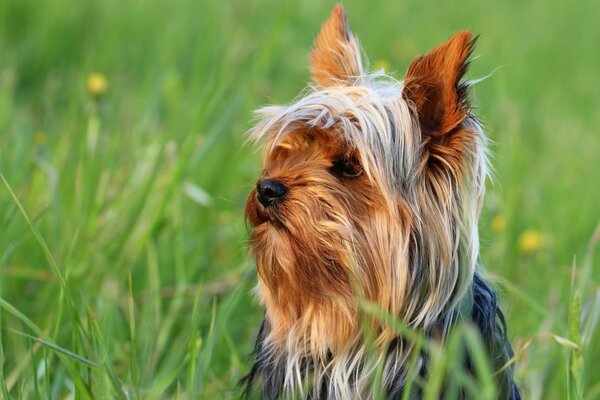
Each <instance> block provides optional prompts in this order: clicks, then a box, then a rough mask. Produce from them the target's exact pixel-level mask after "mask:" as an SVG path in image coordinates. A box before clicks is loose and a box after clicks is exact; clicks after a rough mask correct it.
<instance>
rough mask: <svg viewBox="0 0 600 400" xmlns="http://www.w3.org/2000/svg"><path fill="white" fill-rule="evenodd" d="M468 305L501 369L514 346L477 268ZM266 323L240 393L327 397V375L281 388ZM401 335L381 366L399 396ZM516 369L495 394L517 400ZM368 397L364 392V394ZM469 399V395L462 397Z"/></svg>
mask: <svg viewBox="0 0 600 400" xmlns="http://www.w3.org/2000/svg"><path fill="white" fill-rule="evenodd" d="M471 293H472V294H470V295H472V304H473V306H472V309H471V312H470V320H471V322H472V323H473V324H474V326H475V327H476V328H477V329H478V331H479V332H480V334H481V337H482V338H483V341H484V344H485V346H486V350H487V351H488V354H489V356H490V359H491V360H492V367H493V368H495V369H496V370H499V369H500V368H501V367H503V366H504V365H505V364H506V363H507V362H508V361H509V360H510V359H511V358H512V357H513V351H512V347H511V345H510V342H509V341H508V337H507V333H506V322H505V320H504V315H503V313H502V311H501V310H500V307H499V306H498V304H497V297H496V293H495V291H494V290H493V289H492V287H491V286H490V285H489V284H488V283H487V282H486V281H485V280H484V278H483V277H482V276H481V274H479V273H475V275H474V279H473V283H472V290H471ZM268 330H269V326H268V322H267V321H266V320H264V321H263V323H262V324H261V327H260V330H259V334H258V337H257V339H256V345H255V348H254V351H253V354H252V357H253V358H254V364H253V366H252V369H251V370H250V372H249V373H248V374H247V375H246V376H245V377H244V378H243V380H242V381H241V385H242V386H243V398H248V399H251V398H261V399H266V400H271V399H273V400H275V399H279V398H281V397H284V398H290V397H294V398H297V397H304V398H307V399H318V398H324V397H327V398H329V397H330V396H332V395H333V394H332V390H331V388H329V387H328V386H327V382H328V380H327V379H322V381H321V386H319V387H318V388H316V387H315V388H313V389H312V390H310V391H308V393H304V396H300V393H301V392H300V391H299V390H298V391H296V392H286V390H285V389H284V388H285V375H286V373H287V372H286V360H285V357H283V358H279V357H277V356H276V355H275V354H274V353H273V352H272V351H270V350H269V349H268V346H265V345H266V343H265V338H266V337H267V335H268ZM401 342H402V339H400V338H398V339H396V340H393V341H392V342H391V343H390V345H389V347H388V350H387V354H386V360H385V367H384V377H385V379H384V386H385V393H386V394H387V397H388V398H389V399H401V398H402V396H403V394H404V390H405V382H406V374H405V372H406V371H404V370H400V369H401V368H403V365H402V363H400V369H399V367H398V364H399V363H398V361H399V359H401V358H402V357H401V356H400V354H401V353H402V349H401ZM466 366H467V368H466V369H467V372H473V373H474V371H471V368H472V367H471V362H470V360H468V359H467V360H466ZM362 367H363V366H362V365H360V363H358V364H357V365H356V366H355V368H356V369H355V370H351V369H350V370H349V371H348V374H349V375H350V376H354V377H358V376H359V375H360V368H362ZM416 368H417V374H418V375H419V376H421V377H422V378H425V379H426V378H427V372H428V371H427V368H428V364H427V357H426V356H423V357H420V358H419V360H418V363H417V364H416ZM312 371H314V366H313V365H311V363H310V361H309V360H303V363H301V366H300V371H299V373H300V374H301V375H303V377H306V376H308V375H310V374H311V373H312ZM513 373H514V368H513V367H512V366H511V367H509V368H506V369H505V370H504V371H503V372H502V373H500V374H499V376H497V378H496V382H497V385H498V398H499V399H507V400H520V399H521V393H520V391H519V388H518V386H517V384H516V382H515V380H514V376H513ZM349 383H350V384H351V385H350V386H349V388H350V390H352V388H353V386H355V385H356V381H355V380H354V381H353V380H349ZM411 393H412V396H411V398H419V396H420V394H421V388H419V387H412V388H411ZM358 397H360V396H356V394H355V395H354V396H352V395H351V397H331V398H358ZM366 397H367V398H368V396H366ZM465 398H467V397H465Z"/></svg>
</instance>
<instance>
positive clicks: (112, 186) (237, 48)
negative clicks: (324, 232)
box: [0, 0, 600, 400]
mask: <svg viewBox="0 0 600 400" xmlns="http://www.w3.org/2000/svg"><path fill="white" fill-rule="evenodd" d="M343 3H344V6H345V7H346V10H347V12H348V16H349V21H350V24H351V26H352V28H353V31H354V32H355V33H356V34H357V36H358V37H359V39H360V40H361V43H362V45H363V48H364V49H365V51H366V55H367V56H368V57H369V58H370V60H371V65H372V66H375V67H377V68H385V69H386V71H388V72H389V73H390V74H391V75H393V76H394V77H396V78H398V79H402V76H403V74H404V72H405V70H406V68H407V67H408V65H409V63H410V61H411V60H412V59H413V58H414V57H415V56H417V55H418V54H420V53H422V52H425V51H426V50H428V49H429V48H431V47H433V46H435V45H437V44H439V43H441V42H442V41H444V40H445V39H447V38H448V37H450V36H451V35H452V34H453V33H454V32H456V31H458V30H459V29H462V28H468V29H471V30H472V31H474V32H476V33H478V34H480V39H479V41H478V45H477V48H476V50H475V55H476V56H477V59H476V60H475V61H474V62H473V63H472V67H471V71H470V73H469V77H470V78H473V79H475V78H479V77H483V76H486V75H489V74H491V76H489V77H488V78H487V79H485V80H483V81H482V82H480V83H479V84H477V85H476V87H475V88H474V93H473V94H474V98H475V104H477V113H478V115H479V116H480V117H481V119H482V120H483V121H484V122H485V124H486V131H487V133H488V134H489V136H490V137H491V139H492V140H493V142H494V144H493V146H492V153H493V155H494V156H493V160H492V163H493V165H494V168H495V174H494V175H495V177H494V179H493V181H491V182H489V186H488V194H487V198H486V202H485V206H484V215H483V217H482V219H481V221H480V229H481V240H482V249H483V250H482V260H483V262H484V263H485V265H486V266H487V274H488V276H489V277H490V279H491V280H492V281H494V282H495V286H496V287H497V288H498V290H499V292H500V296H501V300H502V304H503V307H504V309H505V311H506V318H507V321H508V326H509V335H510V337H511V340H512V341H513V343H514V345H515V348H516V352H517V357H516V365H517V370H516V371H517V377H518V379H519V381H520V382H521V384H522V386H523V391H524V394H525V398H529V399H556V400H562V399H586V400H591V399H600V373H599V372H598V370H599V368H600V333H599V330H598V328H597V327H598V323H597V322H598V319H599V318H600V285H599V282H600V261H598V253H599V250H598V242H600V164H599V162H600V161H599V160H598V154H600V132H599V129H598V127H599V126H600V112H598V111H599V107H600V90H598V88H600V73H599V72H600V52H599V51H598V49H599V47H598V43H600V25H599V24H598V21H600V6H598V3H597V2H596V1H594V0H582V1H579V2H577V3H576V4H573V3H568V2H561V1H541V0H532V1H516V0H511V1H505V2H487V1H475V0H466V1H462V2H455V1H447V2H439V3H436V4H433V3H432V2H425V1H420V2H419V1H414V0H406V1H381V2H366V1H362V2H361V1H358V0H356V1H344V2H343ZM333 4H334V3H333V2H332V1H323V2H321V1H316V0H315V1H302V2H288V1H275V0H272V1H266V0H256V1H242V0H233V1H222V2H217V1H213V2H209V1H192V0H177V1H167V0H159V1H143V0H128V1H117V0H102V1H75V0H53V1H49V0H43V1H33V0H4V1H2V2H0V149H1V150H0V173H1V174H2V179H1V182H0V399H9V398H10V399H88V398H98V399H112V398H123V399H125V398H128V399H175V398H179V399H227V398H237V397H239V394H240V392H239V390H238V389H237V388H236V382H237V381H238V380H239V379H240V377H241V376H243V375H244V373H245V372H247V370H248V368H249V359H248V358H247V355H248V354H249V353H250V351H251V350H252V346H253V341H254V336H255V335H256V332H257V329H258V326H259V324H260V320H261V318H262V310H261V308H260V306H259V305H258V304H257V302H256V301H255V299H254V297H253V295H252V288H253V286H254V284H255V281H256V274H255V268H254V265H253V263H252V261H251V260H250V258H249V257H248V254H247V251H246V240H247V229H246V227H245V224H244V217H243V209H244V202H245V197H246V195H247V193H248V192H249V190H250V188H251V187H252V186H253V185H254V182H255V179H256V177H257V175H258V173H259V171H260V165H259V155H258V153H257V151H256V149H254V148H253V147H252V146H249V145H245V144H244V139H245V138H244V134H245V132H246V131H247V130H248V129H249V128H250V127H251V124H252V110H254V109H255V108H257V107H259V106H260V105H263V104H266V103H286V102H290V101H292V100H293V98H294V97H295V96H296V95H297V93H299V92H300V91H301V90H302V89H303V88H304V87H305V85H306V84H307V82H308V80H309V73H308V52H309V49H310V46H311V43H312V40H313V38H314V36H315V35H316V33H317V31H318V29H319V26H320V24H321V23H322V22H323V21H324V20H325V19H326V17H327V16H328V15H329V12H330V10H331V8H332V7H333ZM482 398H484V397H482Z"/></svg>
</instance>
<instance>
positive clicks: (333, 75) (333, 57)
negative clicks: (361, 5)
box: [310, 4, 363, 87]
mask: <svg viewBox="0 0 600 400" xmlns="http://www.w3.org/2000/svg"><path fill="white" fill-rule="evenodd" d="M310 61H311V72H312V79H313V82H314V84H315V85H316V86H321V87H327V86H339V85H352V84H353V83H354V82H355V81H356V79H357V78H359V77H360V76H361V75H362V74H363V68H362V63H361V59H360V48H359V46H358V41H357V40H356V38H355V37H354V36H353V35H352V33H351V32H350V29H349V28H348V22H347V20H346V13H345V12H344V8H343V7H342V6H341V5H340V4H338V5H336V6H335V8H334V9H333V11H332V12H331V16H330V17H329V19H328V20H327V21H326V22H325V23H324V24H323V27H322V28H321V31H320V32H319V35H318V36H317V38H316V39H315V42H314V44H313V49H312V52H311V55H310Z"/></svg>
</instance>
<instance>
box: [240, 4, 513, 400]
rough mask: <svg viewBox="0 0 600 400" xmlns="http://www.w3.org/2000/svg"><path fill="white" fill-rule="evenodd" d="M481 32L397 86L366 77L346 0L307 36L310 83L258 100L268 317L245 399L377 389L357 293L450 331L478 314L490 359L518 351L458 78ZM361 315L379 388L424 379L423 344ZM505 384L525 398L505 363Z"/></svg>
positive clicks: (501, 388)
mask: <svg viewBox="0 0 600 400" xmlns="http://www.w3.org/2000/svg"><path fill="white" fill-rule="evenodd" d="M473 43H474V40H473V37H472V35H471V34H470V33H469V32H466V31H463V32H460V33H458V34H456V35H455V36H454V37H453V38H451V39H450V40H449V41H447V42H446V43H444V44H442V45H441V46H439V47H437V48H435V49H433V50H432V51H431V52H429V53H427V54H426V55H423V56H421V57H418V58H417V59H416V60H415V61H414V62H413V63H412V65H411V66H410V68H409V70H408V72H407V76H406V79H405V81H404V82H396V81H393V80H391V79H389V78H388V77H386V76H384V75H383V74H381V73H371V74H365V73H364V72H363V66H362V62H361V57H360V50H359V47H358V42H357V41H356V39H355V38H354V37H353V36H352V34H351V33H350V31H349V29H348V27H347V23H346V18H345V15H344V13H343V9H342V8H341V7H340V6H337V7H336V8H335V9H334V11H333V13H332V15H331V17H330V19H329V20H328V21H327V22H326V23H325V25H324V26H323V28H322V30H321V33H320V34H319V36H318V37H317V39H316V42H315V45H314V48H313V52H312V56H311V61H312V75H313V88H312V90H311V92H310V93H308V94H307V95H306V96H305V97H303V98H302V99H300V100H299V101H297V102H296V103H294V104H291V105H289V106H282V107H268V108H265V109H263V110H261V117H262V119H261V122H260V123H259V124H258V126H257V127H256V128H255V129H254V130H253V133H252V137H253V139H255V140H257V141H258V140H262V141H263V142H264V145H265V157H264V160H263V165H264V170H263V176H262V179H260V180H259V181H258V183H257V188H256V189H255V190H253V191H252V193H251V194H250V196H249V198H248V203H247V208H246V215H247V218H248V220H249V222H250V223H251V225H252V226H253V229H252V234H251V250H252V253H253V255H254V257H255V259H256V262H257V267H258V271H259V282H258V288H257V292H258V295H259V299H260V301H261V302H262V303H263V304H264V306H265V308H266V315H265V321H264V322H263V325H262V327H261V329H260V333H259V336H258V339H257V344H256V349H255V352H256V354H255V357H256V359H255V363H254V365H253V367H252V370H251V372H250V373H249V374H248V376H247V377H246V378H245V382H246V391H245V393H246V395H248V396H249V395H251V394H253V393H256V394H258V395H259V396H262V398H267V399H276V398H279V397H297V396H299V397H307V398H335V399H353V398H370V397H372V393H373V386H372V385H373V384H377V383H374V382H373V380H374V379H375V369H376V368H375V367H373V365H371V363H370V362H368V361H367V359H368V352H369V350H368V349H367V346H366V344H365V334H364V329H363V328H364V325H365V321H362V323H361V321H359V319H360V318H359V316H360V312H359V311H360V310H359V307H358V303H357V299H365V300H367V301H368V302H371V303H374V304H375V305H377V307H379V308H380V309H381V310H383V311H384V312H386V313H389V314H391V315H394V316H396V317H398V318H399V320H400V321H402V322H403V323H404V324H406V325H408V326H410V327H411V328H413V329H414V330H416V331H419V332H422V333H423V334H424V335H426V336H427V337H430V338H434V339H436V340H440V341H441V342H443V341H444V339H445V338H446V337H447V336H448V334H449V333H450V331H451V329H452V327H453V326H454V325H455V324H456V322H457V321H458V320H459V319H463V320H467V321H472V323H473V324H474V325H475V326H476V327H477V328H478V330H479V332H480V334H481V337H482V338H483V341H484V343H485V345H486V347H487V351H488V353H489V355H490V360H491V363H490V365H491V367H493V368H495V369H496V370H498V369H499V368H500V367H502V366H503V365H504V364H505V363H506V362H508V360H509V359H510V358H511V356H512V350H511V348H510V344H509V343H508V341H507V337H506V329H505V323H504V318H503V316H502V313H501V311H500V309H499V308H498V305H497V303H496V296H495V293H494V291H493V290H492V289H491V288H490V287H489V286H488V285H487V284H486V283H485V281H484V280H483V279H482V278H481V276H480V274H479V273H477V272H476V269H477V263H478V255H479V239H478V229H477V222H478V218H479V212H480V208H481V201H482V198H483V192H484V186H485V179H486V175H487V159H486V140H485V136H484V134H483V131H482V129H481V125H480V124H479V122H478V121H477V119H476V118H475V117H474V116H473V115H472V114H471V111H470V107H469V102H468V96H467V95H468V94H467V85H466V84H465V83H462V82H461V79H462V77H463V74H464V72H465V71H466V68H467V65H468V57H469V55H470V53H471V50H472V47H473ZM366 325H368V327H369V330H370V332H371V333H372V334H373V335H374V340H373V344H374V346H375V347H376V348H378V349H380V351H381V352H382V353H381V354H384V356H383V358H384V364H383V374H382V377H381V382H380V383H378V384H380V385H382V387H383V388H384V393H385V394H387V396H388V397H390V398H401V397H402V393H403V392H404V389H405V386H406V382H407V374H408V372H409V371H408V368H409V365H411V366H412V368H414V369H415V370H416V372H417V375H419V376H421V377H423V378H425V379H426V378H427V374H428V370H427V367H428V356H427V354H426V353H425V352H421V351H419V352H416V350H415V347H414V345H413V344H411V343H410V341H407V340H406V339H405V338H402V337H400V336H398V334H397V333H396V332H395V331H394V330H393V329H392V328H390V327H389V326H387V325H386V324H384V323H383V322H381V321H379V320H376V319H372V320H369V321H368V322H367V323H366ZM415 353H418V354H415ZM464 364H465V369H466V370H467V371H470V369H471V368H472V367H471V360H470V359H469V357H468V356H465V362H464ZM413 372H414V371H413ZM497 383H498V392H499V393H500V398H507V399H518V398H520V395H519V391H518V389H517V386H516V385H515V383H514V381H513V377H512V368H510V367H509V368H504V369H503V370H502V372H500V373H498V374H497ZM411 393H412V397H419V393H420V392H419V389H418V388H416V389H413V390H412V392H411ZM464 396H466V395H464Z"/></svg>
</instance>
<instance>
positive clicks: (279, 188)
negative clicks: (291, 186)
mask: <svg viewBox="0 0 600 400" xmlns="http://www.w3.org/2000/svg"><path fill="white" fill-rule="evenodd" d="M256 191H257V193H258V201H260V204H262V205H263V206H264V207H269V206H270V205H272V204H274V203H275V202H277V201H278V200H281V199H282V198H283V197H284V196H285V195H286V193H287V191H288V189H287V187H286V186H285V185H284V184H283V183H281V182H280V181H277V180H274V179H261V180H259V181H258V183H257V184H256Z"/></svg>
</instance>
